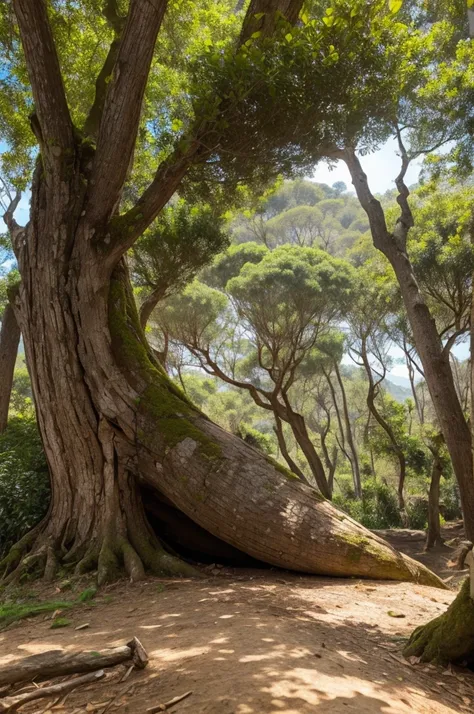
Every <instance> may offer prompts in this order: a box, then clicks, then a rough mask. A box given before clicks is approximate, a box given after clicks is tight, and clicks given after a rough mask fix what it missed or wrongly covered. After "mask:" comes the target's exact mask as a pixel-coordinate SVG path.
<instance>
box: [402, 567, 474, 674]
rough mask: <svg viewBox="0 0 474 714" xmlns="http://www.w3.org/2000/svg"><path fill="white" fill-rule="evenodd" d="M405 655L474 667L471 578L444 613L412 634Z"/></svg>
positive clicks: (438, 662) (437, 662)
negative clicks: (465, 663)
mask: <svg viewBox="0 0 474 714" xmlns="http://www.w3.org/2000/svg"><path fill="white" fill-rule="evenodd" d="M403 654H404V655H405V657H411V656H415V657H421V661H422V662H434V663H435V664H441V665H447V664H449V663H450V662H453V663H459V664H461V663H463V662H467V664H469V665H471V666H472V664H474V600H471V598H470V596H469V578H467V579H466V580H465V581H464V583H463V585H462V588H461V590H460V592H459V594H458V595H457V597H456V599H455V600H454V601H453V602H452V603H451V605H450V606H449V607H448V609H447V610H446V612H445V613H443V614H442V615H440V616H439V617H436V618H435V619H434V620H431V622H428V624H426V625H422V626H421V627H418V628H417V629H416V630H415V631H414V632H413V634H412V636H411V637H410V640H409V642H408V644H407V645H406V647H405V649H404V650H403Z"/></svg>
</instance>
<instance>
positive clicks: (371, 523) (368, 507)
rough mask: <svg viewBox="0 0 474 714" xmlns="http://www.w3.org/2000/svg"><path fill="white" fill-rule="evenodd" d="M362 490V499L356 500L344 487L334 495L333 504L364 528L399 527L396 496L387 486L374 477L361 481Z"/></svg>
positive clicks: (400, 521)
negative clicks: (341, 491)
mask: <svg viewBox="0 0 474 714" xmlns="http://www.w3.org/2000/svg"><path fill="white" fill-rule="evenodd" d="M362 492H363V495H362V499H361V500H360V501H358V500H356V499H355V498H354V494H353V493H352V494H348V493H347V491H346V489H344V493H342V494H340V495H335V496H334V499H333V501H334V504H335V505H336V506H339V508H342V510H343V511H346V513H348V514H349V515H350V516H351V517H352V518H354V519H355V520H356V521H359V523H361V524H362V525H363V526H365V527H366V528H371V529H378V528H400V527H401V525H402V520H401V517H400V512H399V510H398V502H397V497H396V494H395V493H394V491H393V490H392V489H391V488H390V487H389V486H387V485H386V484H384V483H382V482H380V481H376V480H375V479H367V480H366V481H364V483H363V487H362Z"/></svg>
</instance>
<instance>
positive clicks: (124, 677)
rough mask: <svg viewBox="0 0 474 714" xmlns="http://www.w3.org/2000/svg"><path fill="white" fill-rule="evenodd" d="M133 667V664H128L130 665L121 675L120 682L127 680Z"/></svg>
mask: <svg viewBox="0 0 474 714" xmlns="http://www.w3.org/2000/svg"><path fill="white" fill-rule="evenodd" d="M134 669H135V665H134V664H132V665H130V667H129V668H128V669H127V671H126V672H125V674H124V675H123V677H122V679H121V680H120V684H121V683H122V682H126V681H127V679H128V678H129V677H130V675H131V674H132V672H133V670H134Z"/></svg>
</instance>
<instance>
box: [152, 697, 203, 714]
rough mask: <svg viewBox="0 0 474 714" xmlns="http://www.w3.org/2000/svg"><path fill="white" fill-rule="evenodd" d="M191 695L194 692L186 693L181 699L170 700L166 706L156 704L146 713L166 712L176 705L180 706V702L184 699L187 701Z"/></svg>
mask: <svg viewBox="0 0 474 714" xmlns="http://www.w3.org/2000/svg"><path fill="white" fill-rule="evenodd" d="M191 694H192V692H185V693H184V694H181V696H179V697H175V698H174V699H170V700H169V702H166V703H165V704H156V705H155V706H154V707H150V708H149V709H147V710H146V712H147V714H157V712H165V711H166V710H167V709H170V708H171V707H172V706H174V705H175V704H178V702H182V701H183V699H187V698H188V697H190V696H191Z"/></svg>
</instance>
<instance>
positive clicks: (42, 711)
mask: <svg viewBox="0 0 474 714" xmlns="http://www.w3.org/2000/svg"><path fill="white" fill-rule="evenodd" d="M60 701H61V697H58V698H57V699H55V700H54V702H52V704H47V705H46V706H45V708H44V709H42V710H41V711H40V712H38V714H46V712H47V711H49V710H50V709H52V708H53V707H55V706H56V704H59V702H60Z"/></svg>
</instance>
